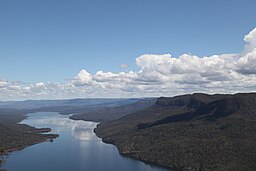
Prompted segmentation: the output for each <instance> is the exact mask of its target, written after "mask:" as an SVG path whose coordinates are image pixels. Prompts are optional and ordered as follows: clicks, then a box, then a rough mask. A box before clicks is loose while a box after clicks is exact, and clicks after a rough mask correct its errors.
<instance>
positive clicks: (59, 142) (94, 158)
mask: <svg viewBox="0 0 256 171" xmlns="http://www.w3.org/2000/svg"><path fill="white" fill-rule="evenodd" d="M28 116H29V117H28V118H27V119H25V120H23V121H22V122H21V123H24V124H28V125H31V126H35V127H37V128H46V127H48V128H52V132H51V133H57V134H59V135H60V136H59V137H58V138H57V139H55V140H54V142H44V143H40V144H36V145H33V146H30V147H27V148H25V149H24V150H21V151H17V152H14V153H12V154H11V155H9V157H8V160H7V162H6V165H5V168H6V169H7V171H167V170H166V169H164V168H159V167H155V166H150V165H147V164H144V163H143V162H140V161H137V160H133V159H130V158H126V157H122V156H121V155H119V153H118V151H117V148H116V147H115V146H113V145H110V144H105V143H103V142H102V141H101V139H100V138H98V137H97V136H96V135H95V134H94V133H93V129H94V128H95V127H96V125H97V123H94V122H85V121H73V120H70V119H69V118H68V117H69V116H65V115H60V114H58V113H55V112H38V113H33V114H29V115H28Z"/></svg>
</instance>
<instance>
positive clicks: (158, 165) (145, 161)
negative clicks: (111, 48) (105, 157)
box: [93, 126, 180, 171]
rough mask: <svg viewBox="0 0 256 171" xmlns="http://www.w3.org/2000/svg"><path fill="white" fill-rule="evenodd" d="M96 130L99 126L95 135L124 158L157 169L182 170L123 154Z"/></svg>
mask: <svg viewBox="0 0 256 171" xmlns="http://www.w3.org/2000/svg"><path fill="white" fill-rule="evenodd" d="M96 128H97V126H96V127H95V128H94V130H93V132H94V133H95V135H96V136H97V137H99V138H101V140H102V142H103V143H105V144H111V145H113V146H115V147H116V148H117V151H118V153H119V154H120V155H121V156H122V157H127V158H130V159H133V160H137V161H140V162H143V163H145V164H147V165H151V166H156V167H160V168H164V169H168V170H170V171H180V169H178V168H176V167H169V166H164V165H161V164H159V163H157V162H153V161H148V160H143V159H141V158H136V157H133V156H131V155H129V154H128V153H127V154H125V153H121V152H120V150H119V147H118V145H116V144H115V143H114V142H110V141H106V140H105V139H104V138H102V137H100V136H99V135H98V134H97V133H96V131H95V129H96Z"/></svg>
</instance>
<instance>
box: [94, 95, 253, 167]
mask: <svg viewBox="0 0 256 171" xmlns="http://www.w3.org/2000/svg"><path fill="white" fill-rule="evenodd" d="M95 132H96V133H97V135H98V136H100V137H102V138H103V141H105V142H108V143H112V144H115V145H116V146H117V147H118V150H119V152H120V153H121V154H123V155H126V156H130V157H132V158H136V159H139V160H143V161H146V162H151V163H156V164H159V165H162V166H165V167H169V168H172V169H174V170H253V169H254V168H256V162H255V161H256V94H255V93H247V94H235V95H207V94H192V95H183V96H176V97H173V98H164V97H162V98H159V99H158V100H157V101H156V103H155V104H154V105H153V106H151V107H149V108H147V109H144V110H141V111H138V112H136V113H133V114H130V115H127V116H125V117H123V118H120V119H118V120H115V121H111V122H108V123H102V124H100V125H98V127H97V128H96V129H95Z"/></svg>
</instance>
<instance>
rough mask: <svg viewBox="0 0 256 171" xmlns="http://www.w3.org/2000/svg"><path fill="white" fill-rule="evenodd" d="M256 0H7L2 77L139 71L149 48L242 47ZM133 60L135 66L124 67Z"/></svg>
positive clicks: (255, 20) (2, 9)
mask: <svg viewBox="0 0 256 171" xmlns="http://www.w3.org/2000/svg"><path fill="white" fill-rule="evenodd" d="M255 6H256V1H255V0H232V1H224V0H193V1H191V0H129V1H128V0H108V1H106V0H43V1H42V0H41V1H40V0H22V1H21V0H0V79H1V80H8V81H23V82H25V83H35V82H47V81H50V82H58V83H63V82H67V80H69V79H72V78H74V77H75V76H76V75H77V74H78V73H79V72H80V71H81V70H82V69H85V70H86V71H87V72H88V73H90V74H95V73H96V72H97V71H101V70H102V71H104V72H113V73H119V72H121V71H130V70H132V71H134V72H138V71H139V70H140V69H141V66H138V65H136V62H135V61H136V58H138V57H139V56H141V55H143V54H159V55H160V54H171V55H172V57H177V58H178V57H179V56H180V55H182V54H195V55H197V56H198V57H199V58H201V57H203V56H211V55H213V54H227V53H240V52H241V51H242V50H243V48H244V45H245V42H244V40H243V38H244V36H245V35H246V34H248V33H249V31H251V30H253V29H254V27H255V26H256V12H255ZM121 64H127V65H128V66H129V67H128V68H122V67H120V65H121Z"/></svg>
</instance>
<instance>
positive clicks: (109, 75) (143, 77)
mask: <svg viewBox="0 0 256 171" xmlns="http://www.w3.org/2000/svg"><path fill="white" fill-rule="evenodd" d="M244 40H245V42H246V44H245V47H244V50H243V51H242V52H241V53H239V54H221V55H213V56H208V57H207V56H205V57H198V56H196V55H191V54H183V55H181V56H179V57H177V58H175V57H172V56H171V54H144V55H141V56H139V57H138V58H136V64H137V66H138V67H139V68H140V70H139V71H137V72H135V71H129V72H120V73H113V72H104V71H98V72H96V73H95V74H92V73H89V72H87V71H86V70H81V71H80V72H79V73H78V75H77V76H75V77H74V78H73V79H71V81H68V82H66V83H51V82H48V83H43V82H39V83H34V84H31V85H27V84H24V83H22V82H8V81H5V80H0V90H1V93H0V99H3V100H4V99H18V98H21V99H22V98H23V99H28V98H39V99H42V98H76V97H139V96H173V95H177V94H183V93H194V92H205V93H235V92H247V91H255V90H256V28H255V29H254V30H252V31H251V32H250V33H249V34H248V35H246V36H245V37H244ZM121 67H122V68H126V69H127V67H128V66H127V65H125V64H122V65H121Z"/></svg>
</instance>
